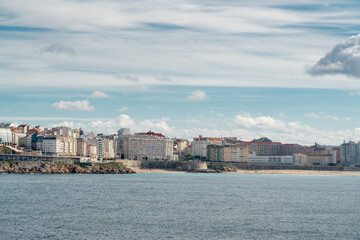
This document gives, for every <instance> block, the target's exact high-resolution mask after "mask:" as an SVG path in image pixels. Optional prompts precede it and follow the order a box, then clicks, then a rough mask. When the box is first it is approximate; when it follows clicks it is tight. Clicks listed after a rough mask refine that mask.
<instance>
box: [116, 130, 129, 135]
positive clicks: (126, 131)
mask: <svg viewBox="0 0 360 240" xmlns="http://www.w3.org/2000/svg"><path fill="white" fill-rule="evenodd" d="M122 135H130V128H120V129H119V130H118V136H122Z"/></svg>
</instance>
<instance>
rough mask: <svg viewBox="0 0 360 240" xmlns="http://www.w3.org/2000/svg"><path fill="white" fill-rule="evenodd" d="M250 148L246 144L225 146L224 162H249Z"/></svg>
mask: <svg viewBox="0 0 360 240" xmlns="http://www.w3.org/2000/svg"><path fill="white" fill-rule="evenodd" d="M248 157H249V148H248V147H244V146H236V145H229V146H224V159H223V161H224V162H241V163H247V162H248Z"/></svg>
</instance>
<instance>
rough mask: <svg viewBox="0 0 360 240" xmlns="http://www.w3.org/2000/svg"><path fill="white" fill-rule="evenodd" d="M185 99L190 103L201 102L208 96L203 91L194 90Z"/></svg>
mask: <svg viewBox="0 0 360 240" xmlns="http://www.w3.org/2000/svg"><path fill="white" fill-rule="evenodd" d="M187 98H188V99H189V100H191V101H203V100H205V99H206V98H208V96H207V95H206V93H205V92H204V91H201V90H196V91H194V92H192V93H190V95H189V96H187Z"/></svg>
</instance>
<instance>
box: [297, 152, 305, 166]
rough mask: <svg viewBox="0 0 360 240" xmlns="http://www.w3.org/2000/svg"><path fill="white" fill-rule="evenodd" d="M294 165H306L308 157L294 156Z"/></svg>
mask: <svg viewBox="0 0 360 240" xmlns="http://www.w3.org/2000/svg"><path fill="white" fill-rule="evenodd" d="M294 163H295V165H306V164H307V155H305V154H301V153H297V154H294Z"/></svg>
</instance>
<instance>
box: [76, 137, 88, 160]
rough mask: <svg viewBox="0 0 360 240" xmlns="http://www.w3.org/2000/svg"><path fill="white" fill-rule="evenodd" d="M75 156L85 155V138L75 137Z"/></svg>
mask: <svg viewBox="0 0 360 240" xmlns="http://www.w3.org/2000/svg"><path fill="white" fill-rule="evenodd" d="M76 141H77V144H76V156H80V157H85V156H86V146H87V142H86V139H83V138H78V139H76Z"/></svg>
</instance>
